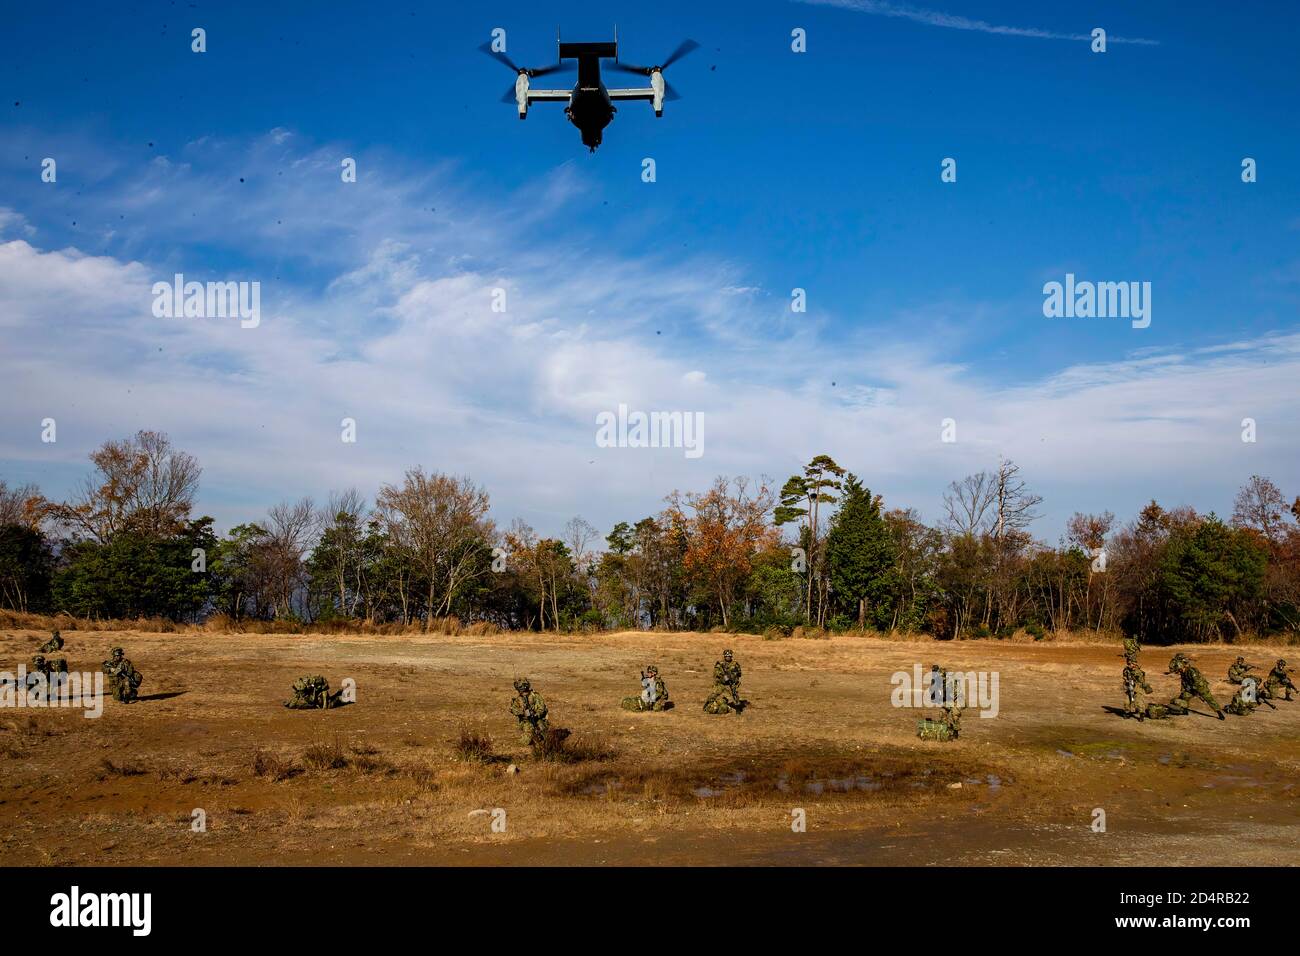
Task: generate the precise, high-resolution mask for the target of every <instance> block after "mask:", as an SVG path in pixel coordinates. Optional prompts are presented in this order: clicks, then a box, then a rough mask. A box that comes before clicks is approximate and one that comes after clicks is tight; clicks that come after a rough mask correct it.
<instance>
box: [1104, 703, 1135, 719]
mask: <svg viewBox="0 0 1300 956" xmlns="http://www.w3.org/2000/svg"><path fill="white" fill-rule="evenodd" d="M1101 709H1102V710H1104V711H1106V713H1108V714H1114V715H1115V716H1116V717H1124V718H1127V717H1128V716H1129V715H1128V713H1127V712H1126V711H1125V710H1124V708H1123V707H1109V706H1105V705H1103V706H1102V708H1101Z"/></svg>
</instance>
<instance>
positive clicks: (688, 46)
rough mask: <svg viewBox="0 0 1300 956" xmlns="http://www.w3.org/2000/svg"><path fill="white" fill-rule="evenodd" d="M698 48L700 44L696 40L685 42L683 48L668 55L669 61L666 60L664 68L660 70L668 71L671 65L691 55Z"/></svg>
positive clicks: (682, 44)
mask: <svg viewBox="0 0 1300 956" xmlns="http://www.w3.org/2000/svg"><path fill="white" fill-rule="evenodd" d="M698 47H699V44H698V43H696V42H695V41H694V40H683V41H682V43H681V46H679V47H678V48H677V49H676V50H673V52H672V53H670V54H669V55H668V59H666V60H664V62H663V66H661V67H660V69H661V70H664V69H667V68H668V67H669V66H670V65H671V64H673V63H676V62H677V61H678V60H680V59H681V58H682V57H684V56H685V55H686V54H688V53H690V52H691V51H692V50H695V49H697V48H698Z"/></svg>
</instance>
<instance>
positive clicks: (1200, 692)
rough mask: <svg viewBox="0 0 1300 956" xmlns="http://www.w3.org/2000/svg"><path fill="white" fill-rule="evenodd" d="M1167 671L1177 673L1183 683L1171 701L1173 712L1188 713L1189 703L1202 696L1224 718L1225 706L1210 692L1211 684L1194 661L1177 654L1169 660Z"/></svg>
mask: <svg viewBox="0 0 1300 956" xmlns="http://www.w3.org/2000/svg"><path fill="white" fill-rule="evenodd" d="M1165 673H1167V674H1177V675H1178V676H1179V678H1180V679H1181V680H1182V683H1183V687H1182V691H1181V692H1180V693H1179V695H1178V696H1177V697H1175V698H1174V699H1173V700H1171V701H1170V702H1169V710H1170V712H1171V713H1176V714H1186V713H1187V712H1188V710H1189V707H1188V705H1189V704H1190V703H1191V702H1192V701H1193V700H1195V699H1197V698H1200V699H1201V700H1203V701H1205V703H1206V704H1208V705H1209V707H1210V709H1211V710H1213V711H1214V712H1215V714H1217V715H1218V718H1219V719H1220V720H1223V719H1224V717H1223V708H1222V707H1220V706H1219V702H1218V701H1217V700H1215V699H1214V695H1213V694H1212V693H1210V685H1209V684H1208V683H1207V682H1206V680H1205V678H1204V677H1202V676H1201V672H1200V671H1198V670H1197V669H1196V668H1195V667H1193V666H1192V662H1191V661H1189V660H1188V659H1187V658H1186V657H1185V656H1184V655H1182V654H1175V655H1174V657H1173V659H1172V660H1171V661H1170V662H1169V670H1167V671H1166V672H1165Z"/></svg>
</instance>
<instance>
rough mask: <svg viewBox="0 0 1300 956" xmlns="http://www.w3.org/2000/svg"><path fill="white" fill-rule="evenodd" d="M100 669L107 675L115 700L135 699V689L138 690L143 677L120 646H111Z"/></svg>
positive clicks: (127, 700)
mask: <svg viewBox="0 0 1300 956" xmlns="http://www.w3.org/2000/svg"><path fill="white" fill-rule="evenodd" d="M100 670H102V671H103V672H104V673H105V674H107V675H108V682H109V685H110V686H111V687H112V694H113V699H114V700H115V701H118V702H119V703H123V704H129V703H131V702H132V701H134V700H135V699H136V691H137V690H139V688H140V684H141V683H143V682H144V678H143V677H142V676H141V675H140V672H139V671H138V670H136V669H135V666H134V665H133V664H132V663H131V661H130V660H129V659H128V658H127V657H126V656H125V652H124V651H123V650H122V648H120V647H115V648H113V651H112V653H111V654H109V656H108V660H106V661H104V664H103V666H102V667H101V668H100Z"/></svg>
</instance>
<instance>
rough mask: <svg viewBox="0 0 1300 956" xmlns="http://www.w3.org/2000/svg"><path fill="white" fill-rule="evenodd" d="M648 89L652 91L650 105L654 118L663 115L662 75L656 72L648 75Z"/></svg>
mask: <svg viewBox="0 0 1300 956" xmlns="http://www.w3.org/2000/svg"><path fill="white" fill-rule="evenodd" d="M650 89H651V90H653V91H654V96H653V97H651V101H650V102H651V105H652V106H654V110H655V116H663V115H664V75H663V73H661V72H659V71H658V70H654V71H652V72H651V73H650Z"/></svg>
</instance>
